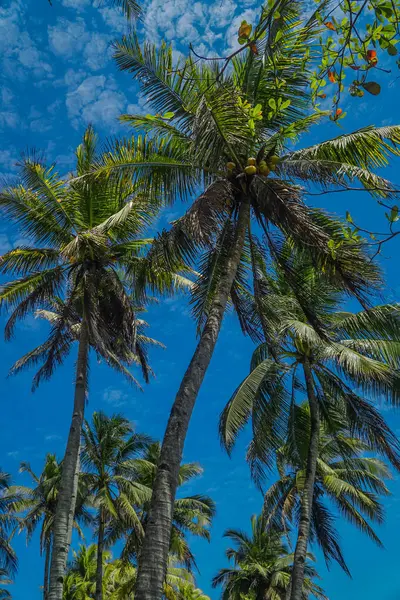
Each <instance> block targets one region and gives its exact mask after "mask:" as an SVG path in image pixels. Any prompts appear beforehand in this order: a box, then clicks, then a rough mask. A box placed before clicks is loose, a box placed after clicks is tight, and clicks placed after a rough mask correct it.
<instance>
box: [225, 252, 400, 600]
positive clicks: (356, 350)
mask: <svg viewBox="0 0 400 600" xmlns="http://www.w3.org/2000/svg"><path fill="white" fill-rule="evenodd" d="M292 266H293V272H295V277H296V280H297V286H296V289H297V293H293V289H292V288H291V286H290V284H289V283H288V281H287V278H286V274H285V272H282V270H280V269H278V270H277V272H276V274H275V276H273V275H268V273H267V272H266V270H265V264H264V268H263V269H262V281H263V286H264V289H267V290H268V292H266V302H265V303H264V308H265V310H264V318H265V321H266V322H267V323H268V328H269V336H270V340H273V344H274V348H275V352H274V355H272V354H271V352H270V348H271V345H272V342H270V343H269V344H268V343H263V344H261V345H260V346H259V347H258V348H257V349H256V351H255V352H254V355H253V359H252V363H251V372H250V375H249V376H248V377H246V379H245V380H244V381H243V382H242V383H241V384H240V385H239V387H238V388H237V390H236V391H235V393H234V394H233V396H232V398H231V399H230V401H229V403H228V404H227V406H226V408H225V409H224V411H223V414H222V417H221V423H220V432H221V439H222V442H223V444H224V445H225V447H226V448H227V450H228V451H230V450H231V448H232V446H233V445H234V443H235V441H236V438H237V436H238V434H239V432H240V431H241V429H242V428H243V427H244V426H245V425H246V423H247V422H248V421H249V419H250V420H251V422H252V431H253V439H252V442H251V445H250V448H249V451H248V460H249V462H250V464H251V468H252V473H253V476H254V477H255V478H256V480H257V481H258V482H262V479H263V477H264V476H265V470H266V469H269V468H270V465H271V463H272V456H273V454H274V452H275V451H276V450H277V449H278V448H279V447H280V446H281V445H282V443H284V442H285V440H286V439H287V437H288V435H290V434H291V425H292V424H293V418H294V417H293V413H294V411H295V407H296V403H297V401H298V398H299V395H300V396H303V395H306V397H307V402H308V405H309V411H310V429H309V431H310V436H309V441H308V447H307V460H306V469H305V474H304V482H303V483H302V494H301V506H300V517H299V525H298V537H297V543H296V549H295V557H294V568H293V577H292V592H291V598H292V600H293V599H294V600H298V599H299V593H300V592H299V587H300V589H301V582H302V580H303V577H304V573H303V571H304V562H305V556H306V552H307V545H308V541H309V536H310V528H311V520H312V506H313V500H314V489H315V478H316V473H317V465H318V448H319V443H320V441H319V438H320V430H321V423H322V422H323V421H324V420H326V421H327V422H328V423H329V422H330V420H331V419H333V418H335V419H338V416H337V415H342V417H343V418H345V419H346V421H347V424H348V426H350V427H351V430H352V431H353V435H354V437H359V438H360V440H363V441H365V442H366V443H367V444H368V446H369V448H371V449H373V450H374V451H377V452H378V453H379V454H381V455H382V456H383V457H385V458H387V459H388V460H389V461H390V462H391V463H392V465H393V466H394V467H395V468H396V469H399V468H400V443H399V441H398V439H397V437H396V436H395V435H394V434H393V432H392V431H391V430H390V429H389V427H388V426H387V425H386V423H385V421H384V419H383V418H382V416H381V415H380V414H379V412H378V411H377V410H376V409H375V408H374V406H373V403H372V402H373V401H374V400H376V399H379V400H380V399H381V398H385V400H386V401H387V402H389V403H392V404H395V405H396V404H398V403H399V400H400V376H399V365H400V363H399V360H400V328H399V327H400V322H399V317H398V309H399V307H398V305H394V306H392V305H383V306H377V307H374V308H370V309H368V310H364V311H362V312H359V313H350V312H344V311H342V310H340V308H341V307H340V300H341V296H340V294H338V293H337V290H335V288H334V287H332V285H331V284H330V283H329V282H327V281H326V278H325V277H324V275H323V273H317V271H316V270H315V269H314V268H312V267H310V266H309V264H307V263H305V262H304V260H303V258H302V257H300V258H299V257H297V258H295V259H294V260H293V262H292ZM260 277H261V274H260ZM314 315H315V316H316V317H317V319H316V320H315V319H314ZM319 323H323V328H322V329H321V328H320V327H319ZM292 443H293V442H292ZM363 508H364V509H365V507H363ZM351 510H352V509H351V505H350V504H349V511H351ZM370 516H371V515H370ZM354 518H357V517H354ZM360 519H361V517H360Z"/></svg>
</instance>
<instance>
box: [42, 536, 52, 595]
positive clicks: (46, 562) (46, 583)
mask: <svg viewBox="0 0 400 600" xmlns="http://www.w3.org/2000/svg"><path fill="white" fill-rule="evenodd" d="M50 559H51V535H50V537H49V539H48V540H47V542H46V548H45V551H44V576H43V600H47V599H48V597H49V574H50Z"/></svg>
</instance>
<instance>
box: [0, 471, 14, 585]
mask: <svg viewBox="0 0 400 600" xmlns="http://www.w3.org/2000/svg"><path fill="white" fill-rule="evenodd" d="M10 483H11V476H10V475H9V473H4V472H3V471H0V572H1V575H2V576H7V575H14V574H15V573H16V571H17V565H18V561H17V555H16V554H15V552H14V550H13V548H12V546H11V537H12V531H13V530H14V529H15V526H16V519H15V515H14V510H13V506H14V504H15V502H16V501H17V500H18V495H17V494H15V493H14V492H12V491H11V489H12V488H10Z"/></svg>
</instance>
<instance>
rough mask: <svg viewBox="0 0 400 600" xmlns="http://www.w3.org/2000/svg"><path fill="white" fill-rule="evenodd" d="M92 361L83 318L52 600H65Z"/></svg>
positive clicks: (52, 572)
mask: <svg viewBox="0 0 400 600" xmlns="http://www.w3.org/2000/svg"><path fill="white" fill-rule="evenodd" d="M88 360H89V331H88V325H87V322H86V320H85V318H83V320H82V324H81V333H80V339H79V349H78V360H77V364H76V379H75V396H74V410H73V414H72V421H71V427H70V430H69V435H68V441H67V447H66V450H65V456H64V460H63V464H62V474H61V482H60V491H59V495H58V501H57V509H56V515H55V519H54V526H53V551H52V555H51V567H50V589H49V596H48V597H49V600H62V594H63V582H64V575H65V569H66V565H67V558H68V552H69V546H70V543H71V534H72V525H73V520H74V514H75V506H76V497H77V492H78V477H79V453H80V446H81V432H82V425H83V419H84V412H85V402H86V388H87V375H88Z"/></svg>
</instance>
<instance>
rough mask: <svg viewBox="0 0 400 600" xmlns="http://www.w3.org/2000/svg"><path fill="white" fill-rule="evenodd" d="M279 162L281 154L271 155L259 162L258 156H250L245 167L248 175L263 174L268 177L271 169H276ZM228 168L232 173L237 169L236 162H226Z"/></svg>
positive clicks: (229, 172)
mask: <svg viewBox="0 0 400 600" xmlns="http://www.w3.org/2000/svg"><path fill="white" fill-rule="evenodd" d="M278 162H279V156H275V155H273V156H269V157H268V158H267V159H266V160H260V162H257V159H256V158H253V157H250V158H248V159H247V166H246V167H245V169H244V172H245V173H246V175H256V174H257V173H258V174H259V175H263V176H264V177H268V175H269V174H270V172H271V171H275V169H276V165H277V164H278ZM226 168H227V169H228V174H229V175H231V174H232V173H233V171H234V170H235V169H236V164H235V163H234V162H228V163H227V164H226Z"/></svg>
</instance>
